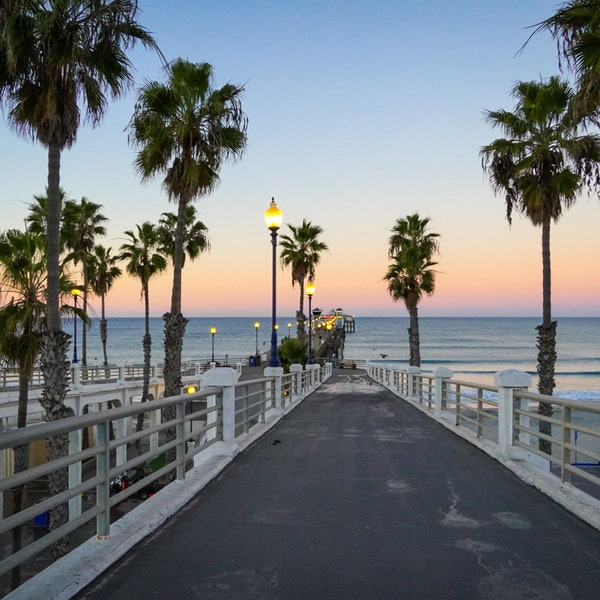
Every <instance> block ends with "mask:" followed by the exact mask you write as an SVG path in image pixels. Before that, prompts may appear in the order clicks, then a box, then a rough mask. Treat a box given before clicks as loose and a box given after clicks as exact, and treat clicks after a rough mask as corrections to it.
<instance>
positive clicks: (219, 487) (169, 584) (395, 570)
mask: <svg viewBox="0 0 600 600" xmlns="http://www.w3.org/2000/svg"><path fill="white" fill-rule="evenodd" d="M599 597H600V532H598V531H596V530H594V529H592V528H591V527H589V526H588V525H586V524H584V523H583V522H582V521H580V520H578V519H577V518H576V517H574V516H573V515H571V514H570V513H569V512H567V511H566V510H564V509H563V508H562V507H560V506H558V505H556V504H555V503H554V502H552V501H551V500H550V499H548V498H547V497H546V496H544V495H543V494H541V493H539V492H538V491H536V490H535V489H533V488H530V487H529V486H527V485H526V484H524V483H523V482H521V481H520V480H519V479H518V478H517V477H516V476H514V475H513V474H512V473H510V472H509V471H508V470H506V469H505V468H503V467H502V466H501V465H500V464H499V463H497V462H496V461H494V460H493V459H492V458H490V457H489V456H487V455H486V454H484V453H482V452H481V451H479V450H477V449H476V448H475V447H473V446H471V445H470V444H468V443H466V442H465V441H464V440H462V439H460V438H459V437H457V436H454V435H453V434H452V433H451V432H449V431H448V430H446V429H445V428H444V427H442V426H441V425H439V424H437V423H436V422H434V421H432V420H430V419H429V418H428V417H427V416H425V415H424V414H422V413H421V412H420V411H418V410H416V409H415V408H414V407H412V406H410V405H408V404H406V403H404V402H402V401H401V400H399V399H398V398H396V397H395V396H393V395H392V394H391V393H390V392H388V391H387V390H385V389H384V388H382V387H381V386H379V385H378V384H375V383H371V382H370V380H369V379H368V378H367V377H366V375H365V374H364V372H362V371H352V372H348V371H336V372H335V375H334V376H333V377H332V378H331V379H330V380H329V381H328V382H327V383H326V384H325V385H324V386H322V387H321V388H320V389H319V390H318V391H317V392H315V393H314V394H312V395H311V396H310V397H309V398H308V399H306V400H305V401H304V402H303V403H302V404H301V405H299V406H298V407H297V408H296V409H295V410H294V411H293V412H292V413H291V414H290V415H288V417H286V418H285V419H283V420H282V421H281V423H280V424H279V425H278V426H277V427H276V428H274V429H273V430H271V431H270V432H269V433H268V434H267V435H266V436H265V437H264V438H262V439H261V440H260V441H259V442H257V443H256V444H254V445H253V446H252V447H250V448H249V449H248V450H247V451H246V452H244V453H243V454H242V455H240V456H238V457H237V458H236V460H235V461H234V462H233V463H232V464H231V465H230V466H229V467H228V468H227V469H226V470H225V471H224V472H223V473H222V474H221V476H220V477H219V478H218V479H216V480H215V481H213V482H212V483H210V484H209V485H208V486H207V487H206V488H205V489H204V490H203V491H202V492H201V493H200V494H198V496H197V497H196V499H195V500H194V501H192V502H191V503H190V504H189V505H188V506H187V508H186V509H185V510H183V511H181V512H180V513H179V514H178V515H177V516H176V517H174V518H173V519H172V520H171V521H170V522H169V523H168V524H167V525H166V526H164V527H163V528H161V529H160V530H159V531H157V532H156V533H155V534H153V535H152V536H150V537H149V538H147V540H146V541H145V542H144V543H142V544H141V545H139V546H138V547H136V548H135V549H134V550H133V551H131V552H130V553H129V554H128V555H127V556H125V557H124V558H123V560H122V561H121V562H120V564H119V565H118V566H116V567H115V568H113V569H112V570H111V571H109V572H108V573H106V575H105V576H104V577H103V578H102V580H99V581H97V582H96V583H95V584H93V585H92V586H91V587H90V588H88V590H86V591H85V592H83V593H82V594H80V595H79V598H85V599H88V600H96V599H102V600H105V599H107V598H110V599H111V600H121V599H122V600H131V599H133V598H136V599H137V598H143V599H146V600H147V599H150V598H161V599H170V598H176V599H178V600H185V599H188V598H189V599H191V598H198V599H203V600H204V599H206V600H208V599H227V600H237V599H254V598H263V599H280V600H287V599H311V600H313V599H321V598H322V599H330V598H336V599H337V598H340V599H361V600H367V599H369V600H370V599H374V600H375V599H377V600H378V599H384V598H385V599H404V598H406V599H420V598H424V599H437V598H440V599H469V600H470V599H483V600H501V599H502V600H504V599H508V600H514V599H521V598H522V599H532V598H534V599H560V600H562V599H565V600H566V599H571V598H572V599H575V598H577V599H588V598H589V599H590V600H592V599H593V600H597V598H599Z"/></svg>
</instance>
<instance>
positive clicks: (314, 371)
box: [306, 364, 320, 390]
mask: <svg viewBox="0 0 600 600" xmlns="http://www.w3.org/2000/svg"><path fill="white" fill-rule="evenodd" d="M319 368H320V367H319V365H315V364H312V365H306V370H307V371H308V388H309V390H313V389H314V388H315V387H316V385H317V375H318V371H319Z"/></svg>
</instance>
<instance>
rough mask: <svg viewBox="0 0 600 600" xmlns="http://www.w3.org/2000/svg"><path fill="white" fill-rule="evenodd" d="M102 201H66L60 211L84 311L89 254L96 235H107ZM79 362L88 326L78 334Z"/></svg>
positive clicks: (84, 362)
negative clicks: (79, 274) (76, 267)
mask: <svg viewBox="0 0 600 600" xmlns="http://www.w3.org/2000/svg"><path fill="white" fill-rule="evenodd" d="M101 208H102V205H101V204H96V203H95V202H90V201H89V200H88V199H87V198H85V197H84V198H82V199H81V200H80V201H79V202H75V201H74V200H67V201H66V202H65V204H64V207H63V211H62V232H63V237H64V241H65V246H66V247H67V248H68V249H69V250H71V255H70V258H71V259H72V260H73V262H74V263H75V264H76V265H77V264H78V263H81V266H82V269H81V270H82V273H83V312H84V313H86V314H87V312H88V310H87V290H88V288H89V273H88V257H89V255H90V253H91V252H92V250H93V249H94V243H95V238H96V236H99V235H106V228H105V227H104V223H105V222H106V221H108V219H107V218H106V217H105V216H104V215H103V214H102V213H100V209H101ZM81 364H82V365H84V366H85V365H87V328H86V327H84V328H83V331H82V333H81Z"/></svg>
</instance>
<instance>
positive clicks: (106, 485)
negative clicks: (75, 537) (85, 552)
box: [96, 421, 110, 539]
mask: <svg viewBox="0 0 600 600" xmlns="http://www.w3.org/2000/svg"><path fill="white" fill-rule="evenodd" d="M109 429H110V427H109V421H104V422H102V423H100V424H99V425H98V426H97V428H96V431H97V433H96V440H97V444H98V446H101V447H102V452H101V453H100V454H98V455H97V456H96V475H98V476H99V477H102V478H103V481H102V482H101V483H99V484H98V485H97V486H96V503H97V504H98V508H99V509H100V511H99V512H98V514H97V515H96V538H98V539H102V538H106V537H108V536H109V534H110V448H109V441H110V435H109Z"/></svg>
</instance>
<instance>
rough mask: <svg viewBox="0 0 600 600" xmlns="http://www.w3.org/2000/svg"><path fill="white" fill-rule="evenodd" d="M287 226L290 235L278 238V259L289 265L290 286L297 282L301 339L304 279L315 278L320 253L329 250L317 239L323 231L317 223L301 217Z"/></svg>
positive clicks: (311, 279) (300, 336) (301, 335)
mask: <svg viewBox="0 0 600 600" xmlns="http://www.w3.org/2000/svg"><path fill="white" fill-rule="evenodd" d="M288 227H289V229H290V235H288V234H283V235H282V236H280V238H279V240H280V242H279V243H280V246H281V248H282V250H281V254H280V260H281V266H282V267H290V269H291V271H292V287H293V286H294V285H295V284H296V283H297V284H298V287H299V288H300V302H299V305H298V312H297V313H296V323H297V328H298V337H299V338H300V339H302V338H303V337H304V336H305V333H304V323H305V322H306V315H305V314H304V286H305V284H306V281H313V280H314V279H315V275H316V269H317V266H318V265H319V262H320V261H321V253H322V252H326V251H327V250H329V247H328V246H327V244H326V243H325V242H322V241H321V240H319V236H320V235H321V234H322V233H323V229H322V228H321V227H320V226H319V225H313V224H312V223H311V222H310V221H307V220H306V219H303V220H302V224H301V225H299V226H294V225H288ZM309 317H310V315H309Z"/></svg>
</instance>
